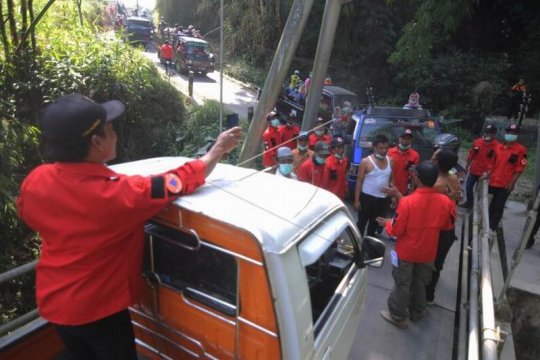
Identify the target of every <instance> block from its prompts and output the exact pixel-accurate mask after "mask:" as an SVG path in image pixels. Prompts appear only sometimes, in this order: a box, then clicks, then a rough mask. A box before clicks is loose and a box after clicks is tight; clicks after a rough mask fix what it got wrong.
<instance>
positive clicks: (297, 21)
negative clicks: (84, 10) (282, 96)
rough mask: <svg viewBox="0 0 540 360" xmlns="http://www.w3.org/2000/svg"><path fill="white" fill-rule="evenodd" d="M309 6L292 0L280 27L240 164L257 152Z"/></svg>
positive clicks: (246, 163) (308, 0)
mask: <svg viewBox="0 0 540 360" xmlns="http://www.w3.org/2000/svg"><path fill="white" fill-rule="evenodd" d="M312 6H313V0H294V2H293V4H292V6H291V12H290V13H289V17H288V18H287V23H286V24H285V27H284V28H283V33H282V34H281V39H280V41H279V44H278V47H277V49H276V53H275V54H274V59H273V60H272V65H270V70H269V71H268V75H267V77H266V81H265V82H264V87H263V90H262V94H261V98H260V99H259V103H258V104H257V107H256V108H255V114H254V115H253V121H251V124H250V126H249V131H248V134H247V138H246V141H245V142H244V145H243V147H242V152H241V153H240V158H239V162H240V163H242V164H241V166H243V167H251V166H252V165H253V162H254V160H255V158H254V157H255V155H257V153H258V152H259V145H260V144H261V139H262V135H263V133H264V129H265V128H266V114H268V113H269V112H270V110H272V109H273V108H274V106H275V104H276V100H277V98H278V95H279V92H280V90H281V85H282V84H283V82H284V81H285V77H286V76H287V71H288V70H289V67H290V66H291V61H292V58H293V55H294V53H295V51H296V48H297V47H298V43H299V42H300V38H301V37H302V32H303V31H304V28H305V26H306V22H307V19H308V16H309V13H310V11H311V7H312Z"/></svg>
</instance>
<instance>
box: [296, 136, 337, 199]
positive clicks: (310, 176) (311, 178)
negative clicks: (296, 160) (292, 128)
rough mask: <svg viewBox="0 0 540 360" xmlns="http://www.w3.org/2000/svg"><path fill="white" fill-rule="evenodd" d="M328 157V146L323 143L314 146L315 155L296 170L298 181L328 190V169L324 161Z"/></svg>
mask: <svg viewBox="0 0 540 360" xmlns="http://www.w3.org/2000/svg"><path fill="white" fill-rule="evenodd" d="M328 156H330V146H329V145H328V144H327V143H325V142H324V141H320V142H318V143H317V144H315V155H314V156H313V157H312V158H311V159H307V160H306V161H304V163H303V164H302V165H301V166H300V169H298V174H297V176H298V180H300V181H304V182H307V183H310V184H312V185H315V186H318V187H321V188H323V189H326V190H328V178H329V174H328V169H327V168H326V166H325V163H326V159H327V158H328Z"/></svg>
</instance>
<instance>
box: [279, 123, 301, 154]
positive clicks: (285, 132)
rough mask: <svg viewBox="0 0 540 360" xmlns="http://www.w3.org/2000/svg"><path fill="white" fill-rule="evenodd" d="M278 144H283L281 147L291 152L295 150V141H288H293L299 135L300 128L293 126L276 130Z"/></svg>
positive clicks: (285, 126) (284, 126)
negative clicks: (285, 147)
mask: <svg viewBox="0 0 540 360" xmlns="http://www.w3.org/2000/svg"><path fill="white" fill-rule="evenodd" d="M278 134H279V135H278V136H279V138H278V140H279V141H278V144H283V146H287V147H288V148H290V149H291V150H294V149H296V140H292V141H289V140H291V139H294V138H296V137H298V135H299V134H300V127H299V126H298V125H293V126H287V125H283V126H282V127H280V128H279V129H278ZM287 141H289V142H288V143H286V144H284V143H285V142H287Z"/></svg>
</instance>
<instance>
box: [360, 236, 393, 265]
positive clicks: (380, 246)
mask: <svg viewBox="0 0 540 360" xmlns="http://www.w3.org/2000/svg"><path fill="white" fill-rule="evenodd" d="M385 250H386V246H385V245H384V243H383V242H382V241H381V240H379V239H377V238H374V237H372V236H366V237H365V238H364V240H363V241H362V248H361V249H360V256H359V259H358V260H357V262H356V265H357V266H358V267H359V268H361V269H362V268H364V267H366V265H367V266H370V267H374V268H380V267H382V266H383V264H384V252H385Z"/></svg>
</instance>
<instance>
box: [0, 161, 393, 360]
mask: <svg viewBox="0 0 540 360" xmlns="http://www.w3.org/2000/svg"><path fill="white" fill-rule="evenodd" d="M188 160H189V159H187V158H181V157H170V158H155V159H148V160H142V161H135V162H130V163H125V164H120V165H115V166H112V168H113V169H114V170H115V171H117V172H118V173H123V174H130V175H133V174H140V175H151V174H156V173H161V172H164V171H167V170H169V169H171V168H175V167H177V166H179V165H180V164H182V163H184V162H186V161H188ZM145 232H146V238H145V241H146V244H145V254H144V260H143V269H142V270H141V269H133V271H141V276H143V277H144V278H145V286H144V289H143V293H142V297H141V300H140V302H139V303H138V304H136V305H134V306H133V307H132V308H131V309H130V310H131V317H132V322H133V326H134V329H135V337H136V343H137V351H138V352H139V354H140V355H141V357H143V358H144V357H146V358H150V359H161V358H165V359H186V358H208V359H233V358H234V359H250V360H251V359H345V358H347V356H348V353H349V350H350V348H351V345H352V342H353V338H354V335H355V332H356V329H357V327H358V325H359V322H360V313H361V308H362V305H363V302H364V299H365V296H366V288H367V271H366V270H365V269H364V267H365V265H369V266H374V267H380V266H382V262H383V259H384V251H385V248H384V245H383V244H382V243H381V242H380V241H378V240H377V239H374V238H369V237H368V238H365V239H364V240H363V241H362V240H361V239H360V236H359V233H358V230H357V228H356V226H355V224H354V221H353V218H352V216H351V214H350V212H349V210H348V209H347V207H346V206H345V205H344V204H343V202H342V201H341V200H339V199H338V198H337V197H335V196H334V195H333V194H331V193H330V192H327V191H325V190H323V189H320V188H317V187H314V186H312V185H309V184H306V183H302V182H298V181H294V180H289V179H286V178H282V177H279V176H275V175H271V174H267V173H262V172H257V171H255V170H251V169H244V168H240V167H235V166H231V165H224V164H219V165H218V166H217V167H216V168H215V169H214V171H213V172H212V174H211V175H210V176H209V177H208V178H207V182H206V184H205V185H204V186H202V187H201V188H200V189H198V190H197V191H196V192H195V193H193V194H191V195H189V196H183V197H180V198H178V199H177V200H176V201H175V202H174V203H172V204H170V205H169V206H168V207H167V208H166V209H165V210H163V211H162V212H161V213H159V214H158V215H157V216H155V217H154V218H152V219H151V220H150V221H149V222H148V224H147V225H146V227H145ZM25 328H26V329H27V330H26V331H25V330H24V329H25ZM47 331H48V332H47ZM39 334H41V335H40V336H38V335H39ZM44 334H48V335H44ZM31 335H34V336H31ZM32 339H33V340H32ZM40 339H41V340H40ZM30 340H32V341H33V342H30ZM53 343H55V344H60V343H59V340H58V339H57V338H56V335H55V333H54V331H51V329H50V326H49V329H47V323H46V322H45V321H44V320H43V319H37V320H35V321H34V324H30V325H28V326H26V327H23V328H20V329H17V330H16V331H14V332H13V333H11V334H10V335H7V336H5V337H4V338H0V360H3V359H8V358H14V357H11V356H17V357H16V358H19V359H24V358H34V359H35V358H36V357H25V355H24V354H27V353H28V354H30V352H29V349H30V348H31V347H35V349H36V351H39V349H38V348H39V347H40V346H44V347H46V348H48V349H49V350H50V349H51V348H54V346H53V345H52V344H53ZM40 344H41V345H40ZM57 346H58V345H57ZM36 353H38V354H42V355H43V354H44V352H36ZM36 353H34V354H36ZM54 355H55V354H54ZM40 358H43V357H40Z"/></svg>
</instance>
